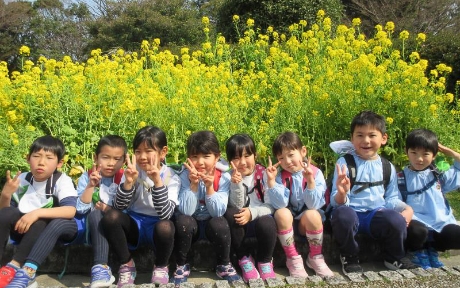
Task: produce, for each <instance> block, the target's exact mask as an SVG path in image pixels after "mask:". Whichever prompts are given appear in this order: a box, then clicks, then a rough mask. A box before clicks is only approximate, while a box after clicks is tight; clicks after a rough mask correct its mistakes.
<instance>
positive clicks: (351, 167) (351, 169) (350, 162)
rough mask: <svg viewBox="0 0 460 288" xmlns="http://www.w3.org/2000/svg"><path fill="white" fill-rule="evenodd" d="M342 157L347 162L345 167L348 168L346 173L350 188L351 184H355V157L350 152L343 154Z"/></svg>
mask: <svg viewBox="0 0 460 288" xmlns="http://www.w3.org/2000/svg"><path fill="white" fill-rule="evenodd" d="M343 158H345V162H346V163H347V168H348V174H349V178H350V190H351V187H353V185H355V180H356V162H355V157H353V155H351V154H348V153H347V154H345V155H343Z"/></svg>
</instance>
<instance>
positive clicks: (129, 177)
mask: <svg viewBox="0 0 460 288" xmlns="http://www.w3.org/2000/svg"><path fill="white" fill-rule="evenodd" d="M126 161H127V167H126V169H125V172H124V176H125V182H123V183H122V184H121V185H118V189H117V194H115V196H114V198H113V208H115V209H117V210H124V209H126V208H127V207H128V205H129V203H130V202H131V199H132V197H133V195H134V192H135V191H136V185H135V184H136V181H137V177H138V176H139V172H138V171H137V167H136V156H135V155H133V156H132V161H131V160H130V158H129V154H126Z"/></svg>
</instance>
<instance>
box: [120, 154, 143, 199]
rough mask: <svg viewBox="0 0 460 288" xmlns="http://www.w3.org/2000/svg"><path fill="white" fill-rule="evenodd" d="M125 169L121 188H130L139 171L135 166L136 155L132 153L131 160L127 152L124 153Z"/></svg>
mask: <svg viewBox="0 0 460 288" xmlns="http://www.w3.org/2000/svg"><path fill="white" fill-rule="evenodd" d="M126 164H127V166H126V169H125V183H123V189H125V190H131V189H132V188H133V185H134V183H135V182H136V181H137V177H138V176H139V172H138V171H137V167H136V155H134V154H133V155H132V160H131V159H130V158H129V153H126Z"/></svg>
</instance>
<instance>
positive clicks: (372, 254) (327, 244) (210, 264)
mask: <svg viewBox="0 0 460 288" xmlns="http://www.w3.org/2000/svg"><path fill="white" fill-rule="evenodd" d="M357 241H358V243H359V244H360V249H361V252H360V260H361V262H370V261H376V260H381V259H382V258H381V253H380V245H379V244H378V243H377V242H376V241H374V240H373V239H371V238H370V237H367V236H365V235H358V236H357ZM256 244H257V243H256V241H255V239H247V240H246V243H245V245H251V246H254V245H256ZM296 246H297V250H298V251H299V253H300V254H301V255H302V256H303V257H304V259H305V257H306V256H307V255H308V251H309V249H308V244H307V242H306V239H305V238H303V237H296ZM14 249H15V247H14V246H13V245H11V244H8V245H7V247H6V249H5V255H4V257H3V259H4V262H5V261H8V260H9V259H11V257H12V255H13V253H14ZM66 249H68V251H67V252H68V259H67V267H66V273H88V271H90V270H91V266H92V260H93V253H92V249H91V247H90V246H87V245H75V246H62V245H58V246H56V247H55V248H54V249H53V251H52V252H51V254H50V255H49V256H48V258H47V260H46V261H45V262H44V263H43V264H42V265H41V266H40V269H39V272H40V273H60V272H61V271H62V270H63V268H64V266H65V262H66V261H65V255H66ZM323 254H324V257H325V260H326V263H328V264H329V265H333V264H338V263H340V261H339V254H340V253H339V250H338V247H337V245H336V244H335V241H334V240H333V237H332V236H331V235H330V234H328V233H325V234H324V240H323ZM132 255H133V258H134V261H135V262H136V267H137V271H138V272H140V273H142V272H149V271H151V269H152V267H153V260H154V258H155V254H154V251H153V250H152V249H150V248H147V247H141V248H139V249H138V250H136V251H133V253H132ZM116 258H117V257H116V256H115V255H113V253H110V254H109V265H110V266H111V267H112V269H113V271H114V272H116V271H117V267H119V265H120V263H119V262H118V259H116ZM188 258H189V263H190V264H191V266H192V270H195V271H210V270H213V269H214V268H215V266H216V265H215V253H214V249H213V247H212V245H211V243H209V242H208V241H203V240H200V241H197V242H195V243H194V244H193V245H192V249H191V251H190V253H189V256H188ZM232 262H233V263H235V264H236V263H237V259H236V257H234V256H233V257H232ZM285 262H286V256H285V254H284V251H283V249H282V248H281V245H280V244H279V242H278V241H277V244H276V247H275V251H274V253H273V265H274V267H275V268H276V267H285ZM170 263H171V264H172V266H174V263H175V259H174V255H173V256H172V257H171V261H170ZM3 264H4V263H3Z"/></svg>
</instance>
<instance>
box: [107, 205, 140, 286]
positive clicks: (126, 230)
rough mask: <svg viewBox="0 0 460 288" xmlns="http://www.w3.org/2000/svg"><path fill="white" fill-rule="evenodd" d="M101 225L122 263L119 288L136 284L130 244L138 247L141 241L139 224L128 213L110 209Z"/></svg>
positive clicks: (119, 273) (119, 272)
mask: <svg viewBox="0 0 460 288" xmlns="http://www.w3.org/2000/svg"><path fill="white" fill-rule="evenodd" d="M99 225H100V226H101V228H102V231H103V233H104V235H105V237H106V239H107V241H108V242H109V245H110V246H111V248H112V249H113V251H114V252H115V254H117V256H118V258H119V259H120V262H121V263H122V264H121V265H120V269H118V284H117V286H119V287H121V286H123V285H130V284H134V280H135V279H136V275H137V272H136V267H135V265H134V261H133V259H132V258H131V253H130V251H129V248H128V243H129V244H133V245H137V243H138V241H139V228H138V226H137V222H136V221H135V220H134V219H133V218H131V216H129V215H128V214H126V213H123V212H121V211H119V210H116V209H110V210H108V211H107V212H105V214H104V216H103V217H102V219H101V221H100V224H99Z"/></svg>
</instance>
